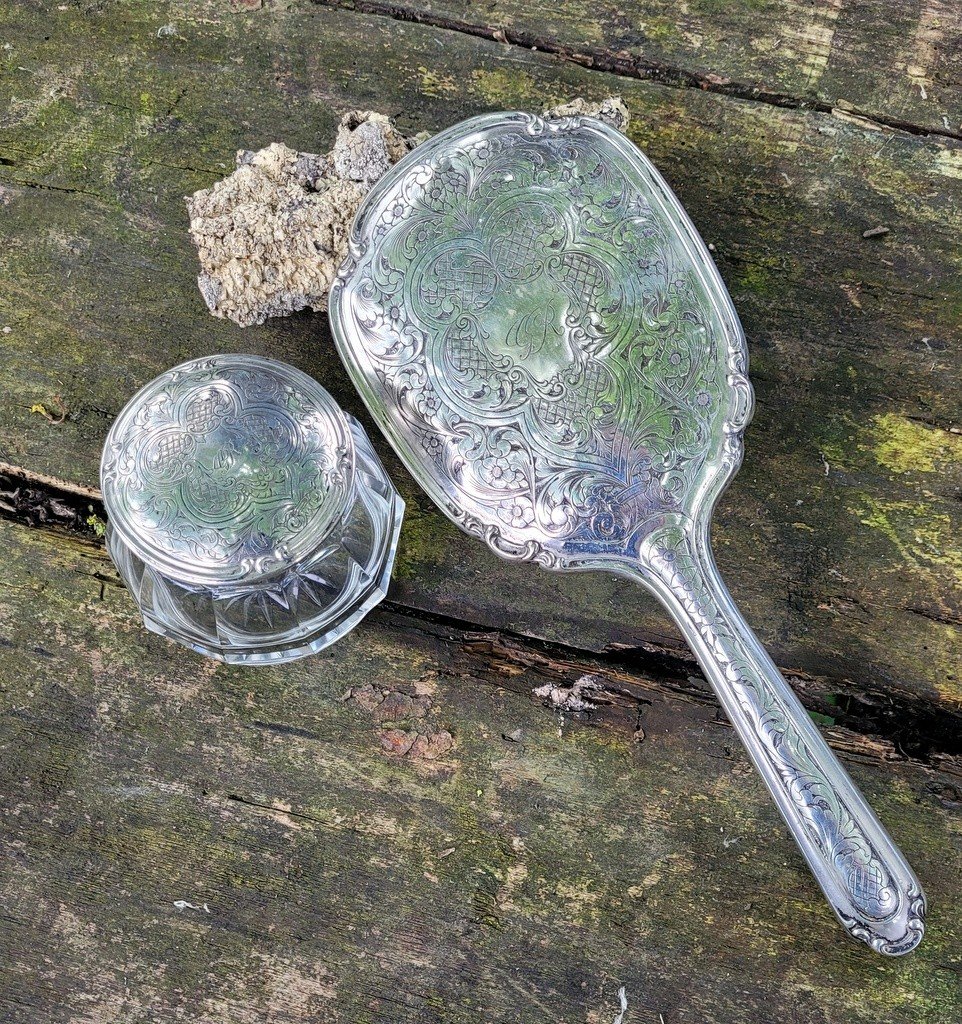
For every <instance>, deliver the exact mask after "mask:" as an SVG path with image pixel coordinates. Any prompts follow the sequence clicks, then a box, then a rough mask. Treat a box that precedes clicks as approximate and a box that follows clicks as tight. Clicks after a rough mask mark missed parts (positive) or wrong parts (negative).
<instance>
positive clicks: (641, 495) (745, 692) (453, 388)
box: [330, 113, 925, 955]
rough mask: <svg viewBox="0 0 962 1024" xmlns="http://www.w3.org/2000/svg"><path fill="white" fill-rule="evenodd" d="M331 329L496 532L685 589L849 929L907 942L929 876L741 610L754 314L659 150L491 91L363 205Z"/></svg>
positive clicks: (468, 509) (762, 765)
mask: <svg viewBox="0 0 962 1024" xmlns="http://www.w3.org/2000/svg"><path fill="white" fill-rule="evenodd" d="M330 311H331V321H332V325H333V329H334V335H335V338H336V340H337V343H338V346H339V348H340V351H341V355H342V357H343V358H344V361H345V363H346V365H347V367H348V370H349V372H350V374H351V376H352V378H353V380H354V382H355V384H356V385H357V387H358V389H359V390H360V392H361V394H362V395H363V397H364V399H365V401H366V402H367V404H368V406H369V408H370V410H371V413H372V415H373V416H374V418H375V419H376V420H377V421H378V423H379V424H380V426H381V427H382V429H383V430H384V432H385V433H386V434H387V436H388V438H389V439H390V440H391V442H392V443H393V444H394V446H395V447H396V449H397V450H398V452H399V454H400V455H401V457H402V458H403V459H404V461H405V463H406V465H407V467H408V469H409V470H410V471H411V473H412V474H413V475H414V476H415V478H416V479H417V480H418V481H419V482H420V483H421V484H422V485H423V486H424V488H425V490H426V491H427V492H428V493H429V494H430V495H431V497H432V498H434V500H435V501H436V502H437V503H438V505H439V506H440V507H441V508H442V509H443V510H444V511H445V512H446V513H447V514H448V515H449V516H450V517H451V518H452V519H453V520H454V521H455V522H456V523H457V524H458V525H459V526H461V527H462V528H463V529H464V530H466V531H467V532H468V533H471V534H474V535H475V536H478V537H480V538H481V539H483V540H484V541H485V542H486V543H487V544H488V545H490V547H491V548H492V549H493V550H494V551H495V552H496V553H497V554H499V555H501V556H503V557H507V558H516V559H523V560H527V561H534V562H538V563H539V564H541V565H543V566H545V567H546V568H550V569H561V570H584V569H606V570H609V571H612V572H617V573H620V574H622V575H626V576H629V577H631V578H633V579H636V580H638V581H639V582H641V583H643V584H644V585H645V586H646V587H648V588H649V589H650V590H651V591H652V592H653V593H655V594H656V595H657V596H658V597H659V598H660V599H661V600H662V601H663V603H664V604H665V606H666V607H667V609H668V610H669V612H670V613H671V615H672V616H673V618H674V619H675V621H676V622H677V623H678V625H679V626H680V627H681V629H682V631H683V632H684V634H685V636H686V638H687V639H688V641H689V643H690V644H691V646H692V649H693V650H694V652H695V654H696V655H697V656H698V659H699V661H700V663H701V665H702V667H703V668H704V671H705V673H706V675H707V677H708V678H709V679H710V681H711V682H712V684H713V686H714V688H715V690H716V692H717V693H718V696H719V699H720V700H721V702H722V704H723V705H724V707H725V709H726V711H727V712H728V715H729V717H730V718H731V720H732V722H733V724H734V725H735V727H736V729H737V730H738V732H739V735H740V736H741V738H742V740H743V741H744V743H745V745H746V748H747V749H748V752H749V754H750V755H751V757H752V760H753V761H754V763H755V765H756V767H757V768H758V770H759V772H760V773H761V775H762V777H763V779H764V780H765V782H766V784H767V785H768V787H769V789H770V791H771V793H772V796H773V797H774V799H775V802H776V803H777V805H778V807H779V809H780V810H781V812H782V814H783V816H784V817H785V820H786V821H787V823H788V825H789V827H790V828H791V830H792V833H793V834H794V836H795V838H796V840H797V842H798V844H799V846H800V848H801V850H802V852H803V853H804V854H805V857H806V859H807V860H808V862H809V864H810V866H811V868H812V870H813V872H814V873H815V876H816V878H817V879H818V881H819V882H820V884H821V885H822V888H823V889H824V891H825V893H826V895H827V897H828V899H829V902H830V903H831V905H832V907H833V909H834V910H835V912H836V914H838V916H839V918H840V919H841V920H842V922H843V923H844V925H845V926H846V928H847V929H848V930H849V932H850V933H851V934H852V935H854V936H856V937H857V938H861V939H864V940H865V941H866V942H868V943H869V944H870V945H871V946H872V947H873V948H874V949H876V950H878V951H879V952H882V953H887V954H892V955H896V954H900V953H905V952H908V951H909V950H911V949H913V948H914V947H915V946H916V945H917V944H918V942H919V940H920V938H921V936H922V931H923V915H924V908H925V902H924V897H923V895H922V891H921V888H920V886H919V883H918V880H917V879H916V878H915V876H914V875H913V873H912V871H911V869H910V868H909V866H908V865H907V864H906V862H905V860H904V858H903V857H902V855H901V854H900V853H899V851H898V850H897V848H896V847H895V846H894V844H893V843H892V841H891V839H890V838H889V837H888V835H887V834H886V833H885V831H884V829H883V828H882V826H881V825H880V823H879V822H878V819H877V818H876V817H875V815H874V814H873V812H872V811H871V810H870V808H869V807H868V805H867V804H866V803H865V801H864V800H863V798H862V797H861V795H860V794H859V793H858V791H857V790H856V789H855V787H854V785H853V784H852V782H851V780H850V779H849V777H848V776H847V774H846V773H845V771H844V770H843V769H842V767H841V765H839V763H838V762H837V761H836V759H835V757H834V756H833V755H832V753H831V752H830V750H829V749H828V747H827V745H826V744H825V742H824V740H823V739H822V737H821V735H820V733H819V732H818V730H817V729H816V728H815V727H814V726H813V724H812V722H811V719H810V718H809V716H808V715H807V714H806V712H805V710H804V709H803V708H802V707H801V705H800V704H799V703H798V701H797V699H796V698H795V696H794V695H793V693H792V691H791V690H790V689H789V687H788V686H787V685H786V684H785V682H784V680H783V679H782V677H781V675H780V674H779V672H778V670H777V669H776V668H775V666H774V664H773V663H772V661H771V659H770V658H769V657H768V655H767V654H766V653H765V651H764V650H763V649H762V647H761V645H760V644H759V642H758V640H757V639H756V637H755V636H754V634H753V633H752V632H751V630H750V629H749V627H748V626H747V625H746V623H745V622H744V620H743V619H742V618H741V616H740V615H739V613H738V611H737V609H736V608H735V606H734V604H733V603H732V600H731V597H730V596H729V594H728V591H727V590H726V589H725V586H724V584H723V583H722V581H721V579H720V577H719V575H718V572H717V570H716V568H715V563H714V559H713V556H712V553H711V548H710V544H709V521H710V517H711V512H712V509H713V507H714V504H715V501H716V500H717V498H718V495H719V494H720V493H721V491H722V489H723V488H724V487H725V485H726V484H727V482H728V481H729V480H730V478H731V477H732V475H733V474H734V472H735V471H736V469H737V468H738V465H739V463H740V461H741V456H742V434H743V431H744V428H745V426H746V424H747V422H748V420H749V417H750V414H751V408H752V392H751V387H750V385H749V383H748V378H747V376H746V348H745V341H744V336H743V334H742V330H741V326H740V324H739V322H738V317H737V315H736V313H735V311H734V309H733V307H732V305H731V301H730V299H729V297H728V294H727V292H726V290H725V287H724V284H723V283H722V281H721V278H720V277H719V275H718V272H717V270H716V269H715V266H714V264H713V263H712V261H711V258H710V257H709V255H708V253H707V251H706V249H705V246H704V244H703V242H702V241H701V239H700V238H699V236H698V234H697V233H696V231H695V229H694V227H693V226H692V224H691V222H690V221H689V219H688V217H687V216H686V214H685V212H684V210H683V209H682V207H681V205H680V204H679V203H678V201H677V199H676V198H675V196H674V195H673V194H672V192H671V190H670V189H669V188H668V186H667V185H666V184H665V182H664V180H663V179H662V178H661V176H660V175H659V174H658V172H657V171H656V170H655V168H654V167H653V166H652V165H651V164H650V163H649V162H648V161H647V160H646V159H645V157H644V156H643V155H642V154H641V153H640V152H639V151H638V150H637V149H636V148H635V147H634V146H633V145H632V144H631V143H630V142H629V141H628V140H627V139H625V138H624V137H623V136H621V135H619V134H618V133H617V132H615V131H614V130H612V129H610V128H608V127H606V126H605V125H603V124H601V123H600V122H598V121H594V120H592V119H590V118H569V119H564V120H559V121H552V122H548V121H544V120H542V119H540V118H538V117H534V116H531V115H528V114H520V113H515V114H491V115H486V116H483V117H479V118H475V119H474V120H471V121H467V122H465V123H463V124H461V125H457V126H456V127H454V128H452V129H450V130H448V131H446V132H444V133H442V134H441V135H439V136H436V137H435V138H434V139H432V140H431V141H430V142H428V143H426V144H424V145H422V146H421V147H419V148H418V149H417V150H415V151H414V152H413V153H412V154H411V155H410V156H408V157H406V158H405V159H403V160H402V161H401V162H400V163H399V164H398V165H397V166H396V167H395V168H394V169H393V171H392V172H391V173H389V174H388V175H387V177H386V178H384V179H383V180H382V181H381V182H380V183H379V185H378V186H377V187H376V188H375V189H374V191H373V192H372V193H371V194H370V196H369V197H368V199H367V201H366V203H365V204H364V206H363V207H362V209H361V211H360V213H359V214H358V218H357V221H356V223H355V227H354V233H353V238H352V243H351V253H350V256H349V258H348V260H347V262H346V263H345V266H344V267H343V268H342V271H341V273H340V276H339V279H338V281H337V282H336V284H335V287H334V289H333V291H332V294H331V303H330Z"/></svg>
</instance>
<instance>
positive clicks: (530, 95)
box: [471, 68, 571, 110]
mask: <svg viewBox="0 0 962 1024" xmlns="http://www.w3.org/2000/svg"><path fill="white" fill-rule="evenodd" d="M471 91H472V92H474V93H476V94H477V95H479V96H481V98H482V99H483V100H484V102H485V103H487V104H488V105H489V106H491V107H501V108H502V109H504V110H531V109H533V110H540V109H542V108H543V107H550V106H553V105H555V104H557V103H562V102H564V99H565V97H564V96H559V95H558V94H556V93H555V94H553V93H546V92H545V91H544V88H543V84H542V83H539V82H537V81H536V80H535V79H534V78H533V77H532V76H531V75H529V74H527V73H526V72H524V71H518V70H510V71H509V70H507V69H505V68H498V69H497V70H494V71H488V70H486V69H480V68H479V69H478V70H476V71H472V72H471ZM567 98H568V99H570V98H571V97H570V96H569V97H567Z"/></svg>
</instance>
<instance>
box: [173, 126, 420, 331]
mask: <svg viewBox="0 0 962 1024" xmlns="http://www.w3.org/2000/svg"><path fill="white" fill-rule="evenodd" d="M409 148H410V146H409V144H408V143H407V142H406V141H405V139H404V138H403V136H402V135H401V134H400V133H399V132H398V131H397V129H395V128H394V126H393V125H392V123H391V121H390V120H389V119H388V118H387V117H385V116H384V115H383V114H377V113H372V112H369V111H354V112H352V113H349V114H346V115H345V116H344V117H343V118H342V119H341V123H340V126H339V127H338V132H337V139H336V141H335V144H334V148H333V149H332V150H331V152H330V153H329V154H327V155H325V156H319V155H317V154H314V153H298V152H295V151H294V150H292V149H290V148H288V147H287V146H285V145H284V144H283V143H280V142H275V143H273V144H271V145H269V146H267V147H266V148H264V149H261V150H257V151H253V152H252V151H248V150H241V151H240V152H239V153H238V154H237V169H236V170H235V171H234V172H233V173H232V174H230V175H229V176H228V177H226V178H224V179H223V180H221V181H218V182H216V183H215V184H214V185H213V186H211V187H210V188H208V189H202V190H201V191H199V192H195V193H194V194H193V195H192V196H189V197H188V198H187V210H188V213H189V215H190V234H191V237H192V239H193V241H194V244H195V245H196V246H197V253H198V256H199V258H200V264H201V272H200V274H199V275H198V278H197V283H198V284H199V286H200V291H201V294H202V295H203V297H204V300H205V302H206V303H207V305H208V307H209V308H210V311H211V312H212V313H213V314H214V315H215V316H220V317H228V318H229V319H231V320H233V321H234V322H235V323H237V324H239V325H240V326H241V327H248V326H250V325H252V324H261V323H263V322H264V321H265V320H266V319H267V318H268V317H270V316H286V315H288V314H290V313H294V312H296V311H297V310H300V309H304V308H310V309H313V310H323V309H326V308H327V293H328V289H329V288H330V286H331V282H332V281H333V279H334V275H335V273H336V272H337V268H338V265H339V264H340V262H341V260H342V259H343V258H344V255H345V254H346V252H347V240H348V233H349V231H350V227H351V222H352V221H353V219H354V214H355V213H356V212H357V208H358V206H359V205H360V203H361V200H362V199H363V198H364V196H365V195H366V194H367V192H368V191H369V190H370V187H371V185H373V184H374V182H375V181H377V180H378V178H380V177H381V176H382V175H383V174H384V173H385V172H386V171H387V170H388V168H389V167H390V166H391V165H392V164H393V163H395V162H396V161H397V160H398V159H400V157H402V156H403V155H404V154H405V153H407V152H408V150H409Z"/></svg>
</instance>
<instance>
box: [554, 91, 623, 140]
mask: <svg viewBox="0 0 962 1024" xmlns="http://www.w3.org/2000/svg"><path fill="white" fill-rule="evenodd" d="M544 116H545V117H576V116H578V117H596V118H598V120H599V121H604V122H605V124H607V125H610V126H611V127H612V128H614V129H615V130H616V131H619V132H626V131H628V125H629V123H630V122H631V115H630V114H629V113H628V108H627V107H626V106H625V103H624V100H622V98H621V97H620V96H609V97H608V98H607V99H605V100H602V101H601V102H600V103H589V102H588V100H584V99H582V98H581V97H580V96H579V97H578V98H577V99H574V100H571V102H570V103H562V104H560V105H559V106H557V107H550V108H549V109H548V110H546V111H545V112H544Z"/></svg>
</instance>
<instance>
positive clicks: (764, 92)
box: [311, 0, 962, 141]
mask: <svg viewBox="0 0 962 1024" xmlns="http://www.w3.org/2000/svg"><path fill="white" fill-rule="evenodd" d="M311 2H312V3H313V4H315V5H316V6H318V7H328V8H332V9H335V10H340V11H354V12H357V13H358V14H367V15H373V16H375V17H385V18H392V19H394V20H395V21H403V22H408V23H410V24H415V25H426V26H428V27H430V28H437V29H441V30H442V31H449V32H460V33H462V34H463V35H469V36H475V37H476V38H479V39H487V40H489V41H491V42H495V43H501V44H503V45H508V46H518V47H522V48H524V49H526V50H538V51H540V52H541V53H547V54H550V55H551V56H553V57H557V58H558V59H559V60H564V61H568V62H570V63H573V64H578V65H580V66H581V67H584V68H587V69H588V70H591V71H601V72H604V73H606V74H610V75H619V76H621V77H623V78H635V79H640V80H642V81H650V82H657V83H658V84H659V85H665V86H669V87H671V88H675V89H699V90H701V91H703V92H711V93H716V94H717V95H720V96H729V97H731V98H733V99H738V100H747V101H751V102H754V103H767V104H769V105H770V106H774V107H782V108H785V109H788V110H811V111H814V112H816V113H820V114H829V115H831V116H833V117H838V118H840V119H844V120H850V121H853V122H859V123H861V124H863V126H864V127H866V128H874V129H876V130H879V131H900V132H905V133H906V134H908V135H917V136H921V137H923V138H928V137H941V138H946V139H953V140H956V141H962V132H958V131H953V130H952V129H951V128H948V127H946V128H937V127H929V128H925V127H923V126H922V125H918V124H915V123H913V122H911V121H905V120H903V119H901V118H897V117H888V116H887V115H885V114H878V113H875V114H873V113H869V112H867V111H864V110H860V109H858V108H854V107H853V108H849V107H844V108H841V107H839V106H838V105H837V104H832V103H828V102H826V101H824V100H816V99H803V98H802V97H800V96H794V95H792V94H791V93H785V92H780V91H778V90H776V89H770V88H767V87H766V86H764V85H751V84H750V83H748V82H736V81H733V80H732V79H729V78H725V77H723V76H720V75H716V74H710V73H704V72H699V71H689V70H686V69H685V68H681V67H678V66H677V65H674V64H669V63H667V62H665V61H659V60H653V59H651V58H650V57H641V56H638V55H636V54H632V53H628V52H625V51H621V52H617V53H616V52H612V51H611V50H608V49H605V48H604V47H590V46H579V47H573V46H567V45H565V44H564V43H561V42H559V41H557V40H555V39H550V38H547V37H544V36H538V35H535V34H534V33H532V32H525V31H523V30H519V29H517V28H514V27H508V26H497V25H485V24H480V23H477V22H470V21H463V20H461V19H459V18H451V17H447V16H445V15H440V14H433V13H431V12H429V11H418V10H414V9H413V8H410V7H404V6H402V5H400V4H392V3H383V2H381V0H311Z"/></svg>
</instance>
